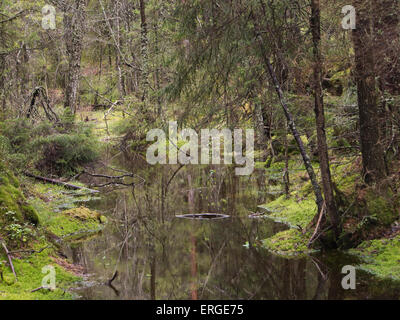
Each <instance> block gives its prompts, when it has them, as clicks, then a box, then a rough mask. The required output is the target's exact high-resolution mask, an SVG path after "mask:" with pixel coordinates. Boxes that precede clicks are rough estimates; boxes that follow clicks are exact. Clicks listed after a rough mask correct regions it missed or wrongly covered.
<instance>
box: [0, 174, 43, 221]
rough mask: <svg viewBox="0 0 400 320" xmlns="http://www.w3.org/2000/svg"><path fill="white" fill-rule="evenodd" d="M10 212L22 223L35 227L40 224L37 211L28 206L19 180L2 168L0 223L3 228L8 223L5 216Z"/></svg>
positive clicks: (0, 179) (0, 178)
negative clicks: (26, 222)
mask: <svg viewBox="0 0 400 320" xmlns="http://www.w3.org/2000/svg"><path fill="white" fill-rule="evenodd" d="M8 211H12V212H14V214H15V216H16V218H17V219H18V220H19V221H20V222H23V221H25V220H28V221H29V222H30V223H33V224H35V225H37V224H38V223H39V216H38V214H37V212H36V211H35V209H34V208H32V207H31V206H30V205H28V204H27V202H26V199H25V197H24V195H23V194H22V192H21V190H20V189H19V182H18V180H17V179H16V178H15V176H14V175H13V174H11V173H10V172H9V171H8V170H7V169H5V168H4V167H3V166H2V167H1V168H0V222H1V223H2V226H4V225H5V223H6V221H5V219H4V214H5V213H6V212H8ZM0 227H1V225H0Z"/></svg>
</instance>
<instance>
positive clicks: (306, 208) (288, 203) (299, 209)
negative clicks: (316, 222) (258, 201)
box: [259, 195, 317, 229]
mask: <svg viewBox="0 0 400 320" xmlns="http://www.w3.org/2000/svg"><path fill="white" fill-rule="evenodd" d="M259 208H260V209H262V210H264V211H265V212H266V213H267V215H268V217H269V218H271V219H273V220H274V221H276V222H281V223H285V224H287V225H289V226H290V227H292V228H299V227H301V228H302V229H304V228H305V227H306V226H307V225H308V224H309V223H310V222H311V220H312V219H313V218H314V215H315V214H316V212H317V206H316V204H315V201H314V200H308V199H307V200H306V199H304V200H296V198H295V197H291V198H286V195H282V196H280V197H279V198H277V199H276V200H274V201H272V202H269V203H268V204H266V205H261V206H259Z"/></svg>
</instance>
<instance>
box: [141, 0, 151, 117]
mask: <svg viewBox="0 0 400 320" xmlns="http://www.w3.org/2000/svg"><path fill="white" fill-rule="evenodd" d="M140 21H141V55H142V97H141V99H142V108H143V110H142V111H146V114H147V113H148V111H147V110H146V107H147V103H148V94H149V87H150V83H149V48H148V47H149V40H148V34H147V21H146V5H145V0H140Z"/></svg>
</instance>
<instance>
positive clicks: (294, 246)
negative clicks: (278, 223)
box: [263, 229, 315, 258]
mask: <svg viewBox="0 0 400 320" xmlns="http://www.w3.org/2000/svg"><path fill="white" fill-rule="evenodd" d="M310 236H311V235H310V234H304V235H303V234H302V233H301V232H300V231H299V230H295V229H289V230H286V231H282V232H279V233H277V234H275V235H273V236H272V237H270V238H268V239H265V240H264V241H263V245H264V247H265V248H266V249H268V251H270V252H272V253H274V254H277V255H279V256H284V257H287V258H293V257H296V258H300V257H303V256H305V255H307V254H309V253H312V252H315V250H312V249H309V248H308V247H307V244H308V239H309V238H310Z"/></svg>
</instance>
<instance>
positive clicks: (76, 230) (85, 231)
mask: <svg viewBox="0 0 400 320" xmlns="http://www.w3.org/2000/svg"><path fill="white" fill-rule="evenodd" d="M47 229H48V230H49V231H50V232H52V233H53V234H55V235H56V236H58V237H60V238H65V237H69V236H71V235H73V234H80V235H82V236H85V235H89V234H91V233H97V232H99V231H101V230H102V229H103V227H102V226H101V225H100V222H99V221H98V220H93V219H88V220H81V219H77V218H73V217H69V216H65V215H62V214H60V215H57V216H56V217H54V218H53V219H52V221H51V224H50V225H48V228H47Z"/></svg>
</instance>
